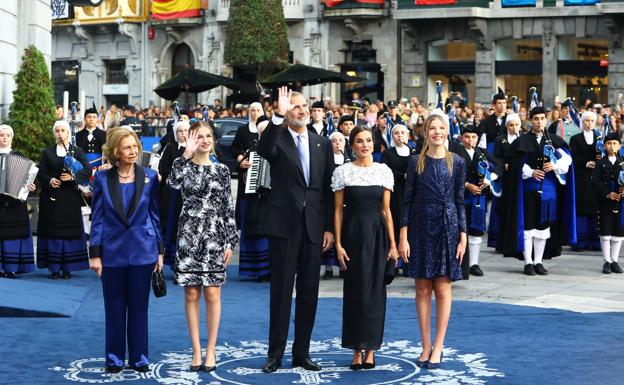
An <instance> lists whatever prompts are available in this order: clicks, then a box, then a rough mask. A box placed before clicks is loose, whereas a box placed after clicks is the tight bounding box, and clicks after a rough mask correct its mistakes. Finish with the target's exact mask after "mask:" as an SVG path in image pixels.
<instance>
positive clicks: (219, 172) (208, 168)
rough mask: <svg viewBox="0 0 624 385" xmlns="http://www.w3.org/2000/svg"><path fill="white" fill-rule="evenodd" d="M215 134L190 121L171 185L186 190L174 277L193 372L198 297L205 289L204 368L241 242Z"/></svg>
mask: <svg viewBox="0 0 624 385" xmlns="http://www.w3.org/2000/svg"><path fill="white" fill-rule="evenodd" d="M214 143H215V136H214V132H213V130H212V128H211V127H210V126H208V125H206V124H205V123H203V122H196V123H193V125H191V127H190V129H189V134H188V137H187V140H186V149H185V151H184V154H183V155H182V156H181V157H179V158H177V159H176V160H175V161H173V166H172V168H171V173H170V174H169V178H168V179H167V183H168V184H169V186H171V188H173V189H177V190H180V192H181V194H182V212H181V213H180V221H179V223H178V248H177V255H176V260H175V270H174V271H175V280H176V282H177V283H178V284H179V285H180V286H183V287H184V296H185V307H186V319H187V323H188V328H189V334H190V337H191V342H192V345H193V358H192V362H191V370H192V371H199V370H200V369H202V365H201V363H202V360H201V345H200V340H199V318H200V317H199V309H200V304H199V299H200V297H201V292H202V291H203V292H204V300H205V301H206V318H207V322H206V323H207V326H208V345H207V347H206V360H205V364H204V365H203V370H204V371H206V372H210V371H213V370H215V368H216V357H215V348H216V342H217V332H218V330H219V321H220V319H221V286H222V285H223V284H224V283H225V279H226V267H227V264H228V262H229V260H230V258H231V256H232V250H233V249H234V247H235V246H236V244H237V243H238V233H237V232H236V222H235V221H234V205H233V204H232V194H231V189H230V185H231V180H230V171H229V169H228V167H227V166H225V165H224V164H222V163H215V162H213V161H211V158H210V154H211V152H212V149H213V148H214Z"/></svg>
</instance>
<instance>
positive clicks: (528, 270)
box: [524, 263, 535, 275]
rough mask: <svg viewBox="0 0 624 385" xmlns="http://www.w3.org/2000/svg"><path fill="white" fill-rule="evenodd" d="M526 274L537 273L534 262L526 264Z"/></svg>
mask: <svg viewBox="0 0 624 385" xmlns="http://www.w3.org/2000/svg"><path fill="white" fill-rule="evenodd" d="M524 274H526V275H535V269H534V268H533V265H532V264H530V263H527V264H526V265H524Z"/></svg>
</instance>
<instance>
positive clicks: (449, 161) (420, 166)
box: [416, 114, 453, 175]
mask: <svg viewBox="0 0 624 385" xmlns="http://www.w3.org/2000/svg"><path fill="white" fill-rule="evenodd" d="M436 119H437V120H439V121H440V122H442V126H443V127H444V131H445V132H446V134H447V138H448V132H449V122H448V120H447V119H444V118H443V117H442V116H440V115H437V114H432V115H429V117H428V118H427V119H426V120H425V123H424V124H423V131H422V132H423V136H424V137H425V143H424V145H423V149H422V151H421V152H420V155H419V156H418V163H417V164H416V172H417V173H418V175H420V174H422V173H423V171H425V162H426V161H427V151H428V150H429V141H428V140H427V134H428V131H429V127H430V126H431V123H432V122H433V121H434V120H436ZM444 150H445V152H446V154H445V156H444V159H445V161H446V167H447V168H448V171H449V174H452V173H453V155H452V154H451V152H450V151H449V150H447V149H446V148H445V149H444Z"/></svg>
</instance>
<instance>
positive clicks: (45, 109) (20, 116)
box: [8, 45, 55, 160]
mask: <svg viewBox="0 0 624 385" xmlns="http://www.w3.org/2000/svg"><path fill="white" fill-rule="evenodd" d="M54 107H55V104H54V92H53V88H52V81H51V79H50V73H49V72H48V66H47V64H46V61H45V59H44V57H43V54H42V53H41V51H39V50H38V49H37V48H36V47H35V46H34V45H30V46H28V47H27V48H26V49H25V50H24V55H23V56H22V60H21V65H20V69H19V71H18V72H17V75H15V90H14V91H13V103H12V104H11V108H10V110H9V121H8V124H9V125H10V126H11V127H13V131H14V132H15V136H14V138H13V145H12V147H13V148H15V149H16V150H19V152H21V153H22V154H23V155H24V156H26V157H28V158H29V159H33V160H35V159H39V156H40V154H41V151H42V150H43V148H44V147H46V146H48V145H50V144H52V143H53V135H52V125H53V124H54Z"/></svg>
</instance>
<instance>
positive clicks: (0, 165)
mask: <svg viewBox="0 0 624 385" xmlns="http://www.w3.org/2000/svg"><path fill="white" fill-rule="evenodd" d="M38 171H39V169H38V168H37V166H35V162H33V161H31V160H30V159H27V158H24V157H23V156H20V155H17V154H15V153H9V154H0V194H4V195H8V196H10V197H12V198H15V199H19V200H21V201H25V200H26V198H28V193H29V192H30V191H29V190H28V186H29V185H31V184H32V183H34V181H35V178H36V177H37V172H38Z"/></svg>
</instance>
